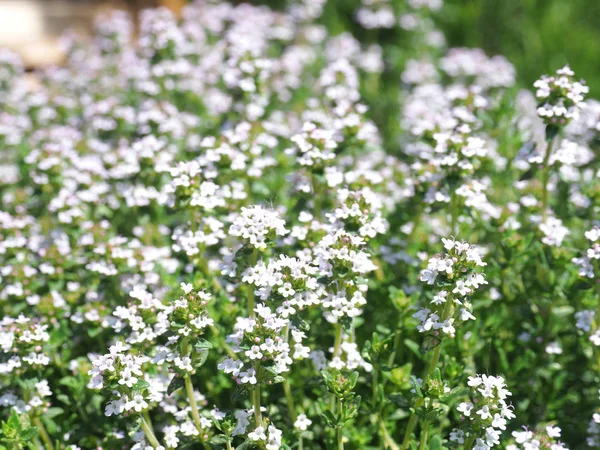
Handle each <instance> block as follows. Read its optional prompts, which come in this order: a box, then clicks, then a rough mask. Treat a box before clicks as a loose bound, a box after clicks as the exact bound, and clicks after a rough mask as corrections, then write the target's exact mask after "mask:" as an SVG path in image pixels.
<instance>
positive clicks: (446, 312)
mask: <svg viewBox="0 0 600 450" xmlns="http://www.w3.org/2000/svg"><path fill="white" fill-rule="evenodd" d="M442 241H443V242H444V247H445V248H446V250H447V253H445V254H443V255H436V256H433V257H432V258H430V259H429V261H428V263H427V268H426V269H424V270H423V271H422V272H421V281H423V282H425V283H427V284H428V285H430V286H435V287H436V288H438V289H437V290H436V292H435V295H434V296H433V299H432V300H431V302H430V303H429V305H428V306H427V307H424V308H422V309H420V310H419V311H418V312H416V313H415V314H413V317H415V318H416V319H418V320H419V321H420V322H421V324H420V325H419V326H418V330H419V332H421V333H433V334H434V335H436V336H437V335H439V333H440V331H441V333H443V334H444V335H447V336H449V337H454V335H455V333H456V328H455V323H456V321H457V320H458V321H462V322H466V321H468V320H475V316H474V315H473V314H472V306H471V303H470V302H469V300H468V298H469V296H470V295H471V294H472V293H473V292H475V291H476V290H477V289H478V288H479V287H480V286H482V285H484V284H487V281H486V280H485V277H484V275H483V274H482V273H481V272H478V271H477V268H478V267H483V266H486V263H485V262H483V261H482V259H481V256H480V254H479V249H478V248H477V247H476V246H473V245H471V244H469V243H467V242H465V241H456V240H454V239H452V238H450V239H442Z"/></svg>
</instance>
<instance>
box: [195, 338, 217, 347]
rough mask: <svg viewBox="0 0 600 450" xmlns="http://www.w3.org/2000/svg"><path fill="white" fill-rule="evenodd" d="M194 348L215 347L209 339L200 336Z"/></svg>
mask: <svg viewBox="0 0 600 450" xmlns="http://www.w3.org/2000/svg"><path fill="white" fill-rule="evenodd" d="M194 348H197V349H211V348H213V345H212V344H211V343H210V342H209V341H207V340H206V339H202V338H199V339H198V340H197V341H196V343H195V344H194Z"/></svg>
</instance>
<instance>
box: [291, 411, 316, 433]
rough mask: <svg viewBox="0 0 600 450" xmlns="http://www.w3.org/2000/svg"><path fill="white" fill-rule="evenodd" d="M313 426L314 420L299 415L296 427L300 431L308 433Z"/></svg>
mask: <svg viewBox="0 0 600 450" xmlns="http://www.w3.org/2000/svg"><path fill="white" fill-rule="evenodd" d="M311 424H312V420H310V419H309V418H308V417H306V414H298V417H297V419H296V422H294V427H295V428H296V429H298V430H300V431H306V430H307V429H308V427H309V426H310V425H311Z"/></svg>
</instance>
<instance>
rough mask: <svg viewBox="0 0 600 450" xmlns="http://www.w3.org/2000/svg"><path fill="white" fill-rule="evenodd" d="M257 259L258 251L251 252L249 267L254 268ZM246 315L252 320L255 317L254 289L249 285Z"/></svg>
mask: <svg viewBox="0 0 600 450" xmlns="http://www.w3.org/2000/svg"><path fill="white" fill-rule="evenodd" d="M257 259H258V249H256V248H255V249H254V250H252V256H251V257H250V267H254V266H255V265H256V260H257ZM248 314H249V315H250V317H252V318H253V319H254V318H255V317H256V313H255V312H254V288H253V287H252V285H251V284H249V285H248Z"/></svg>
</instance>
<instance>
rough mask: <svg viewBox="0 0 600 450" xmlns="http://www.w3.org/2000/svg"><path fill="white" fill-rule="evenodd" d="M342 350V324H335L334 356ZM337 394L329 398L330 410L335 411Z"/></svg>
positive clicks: (332, 394)
mask: <svg viewBox="0 0 600 450" xmlns="http://www.w3.org/2000/svg"><path fill="white" fill-rule="evenodd" d="M341 350H342V324H341V323H339V322H338V323H336V324H335V340H334V343H333V357H334V358H335V357H336V356H339V355H340V353H341ZM335 398H336V397H335V394H334V393H331V399H330V400H329V410H330V411H331V412H333V409H334V407H335Z"/></svg>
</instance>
